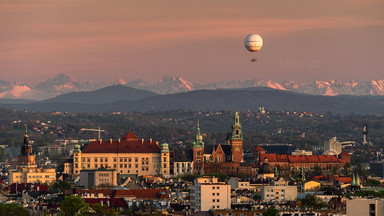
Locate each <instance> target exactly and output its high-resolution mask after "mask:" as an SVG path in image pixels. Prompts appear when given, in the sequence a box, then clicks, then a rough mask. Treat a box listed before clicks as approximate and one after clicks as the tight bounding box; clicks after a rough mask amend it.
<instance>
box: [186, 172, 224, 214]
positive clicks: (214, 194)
mask: <svg viewBox="0 0 384 216" xmlns="http://www.w3.org/2000/svg"><path fill="white" fill-rule="evenodd" d="M190 200H191V209H194V210H197V211H209V210H210V209H230V208H231V185H229V184H226V183H224V182H218V178H210V177H203V178H197V179H196V180H195V181H194V183H193V185H192V186H191V192H190Z"/></svg>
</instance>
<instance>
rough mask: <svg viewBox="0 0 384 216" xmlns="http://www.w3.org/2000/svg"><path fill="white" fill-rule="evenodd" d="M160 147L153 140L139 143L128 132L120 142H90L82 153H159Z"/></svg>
mask: <svg viewBox="0 0 384 216" xmlns="http://www.w3.org/2000/svg"><path fill="white" fill-rule="evenodd" d="M160 151H161V148H160V146H159V145H158V144H157V143H156V142H155V141H153V140H150V141H144V140H143V141H139V140H138V138H137V136H136V135H134V134H133V133H131V132H129V133H127V134H126V135H124V137H122V139H121V141H116V140H115V141H90V142H89V143H88V145H87V146H86V147H85V148H84V150H83V151H82V152H83V153H160Z"/></svg>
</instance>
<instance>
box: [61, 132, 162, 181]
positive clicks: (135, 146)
mask: <svg viewBox="0 0 384 216" xmlns="http://www.w3.org/2000/svg"><path fill="white" fill-rule="evenodd" d="M64 168H65V172H66V173H67V174H72V175H74V176H78V175H80V171H81V170H89V169H98V168H105V169H116V170H117V173H119V174H134V175H137V176H143V175H162V176H164V177H168V176H170V157H169V149H168V144H167V143H163V144H161V145H159V143H158V142H156V141H153V140H152V139H150V140H149V141H145V140H144V139H141V140H139V138H138V137H137V136H136V135H135V134H133V133H131V132H128V133H127V134H126V135H124V136H123V137H122V138H121V139H119V140H112V139H111V140H109V141H103V140H96V141H90V142H89V143H88V145H87V146H86V147H85V148H84V149H83V150H80V146H79V145H76V146H75V150H74V153H73V160H72V161H71V163H66V164H65V165H64Z"/></svg>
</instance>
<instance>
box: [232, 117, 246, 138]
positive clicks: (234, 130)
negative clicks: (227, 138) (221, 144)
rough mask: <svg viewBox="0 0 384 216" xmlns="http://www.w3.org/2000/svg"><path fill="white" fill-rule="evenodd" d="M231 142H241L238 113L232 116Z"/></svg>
mask: <svg viewBox="0 0 384 216" xmlns="http://www.w3.org/2000/svg"><path fill="white" fill-rule="evenodd" d="M231 140H243V133H242V132H241V124H240V119H239V113H238V112H235V115H234V116H233V124H232V134H231Z"/></svg>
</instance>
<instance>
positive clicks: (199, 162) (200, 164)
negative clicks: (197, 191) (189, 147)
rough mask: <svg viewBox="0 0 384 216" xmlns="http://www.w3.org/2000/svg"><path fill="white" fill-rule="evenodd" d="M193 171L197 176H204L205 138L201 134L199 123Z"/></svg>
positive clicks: (194, 146)
mask: <svg viewBox="0 0 384 216" xmlns="http://www.w3.org/2000/svg"><path fill="white" fill-rule="evenodd" d="M193 169H194V172H195V173H197V174H200V175H202V174H204V142H203V136H201V134H200V127H199V122H197V129H196V135H195V141H194V142H193Z"/></svg>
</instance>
